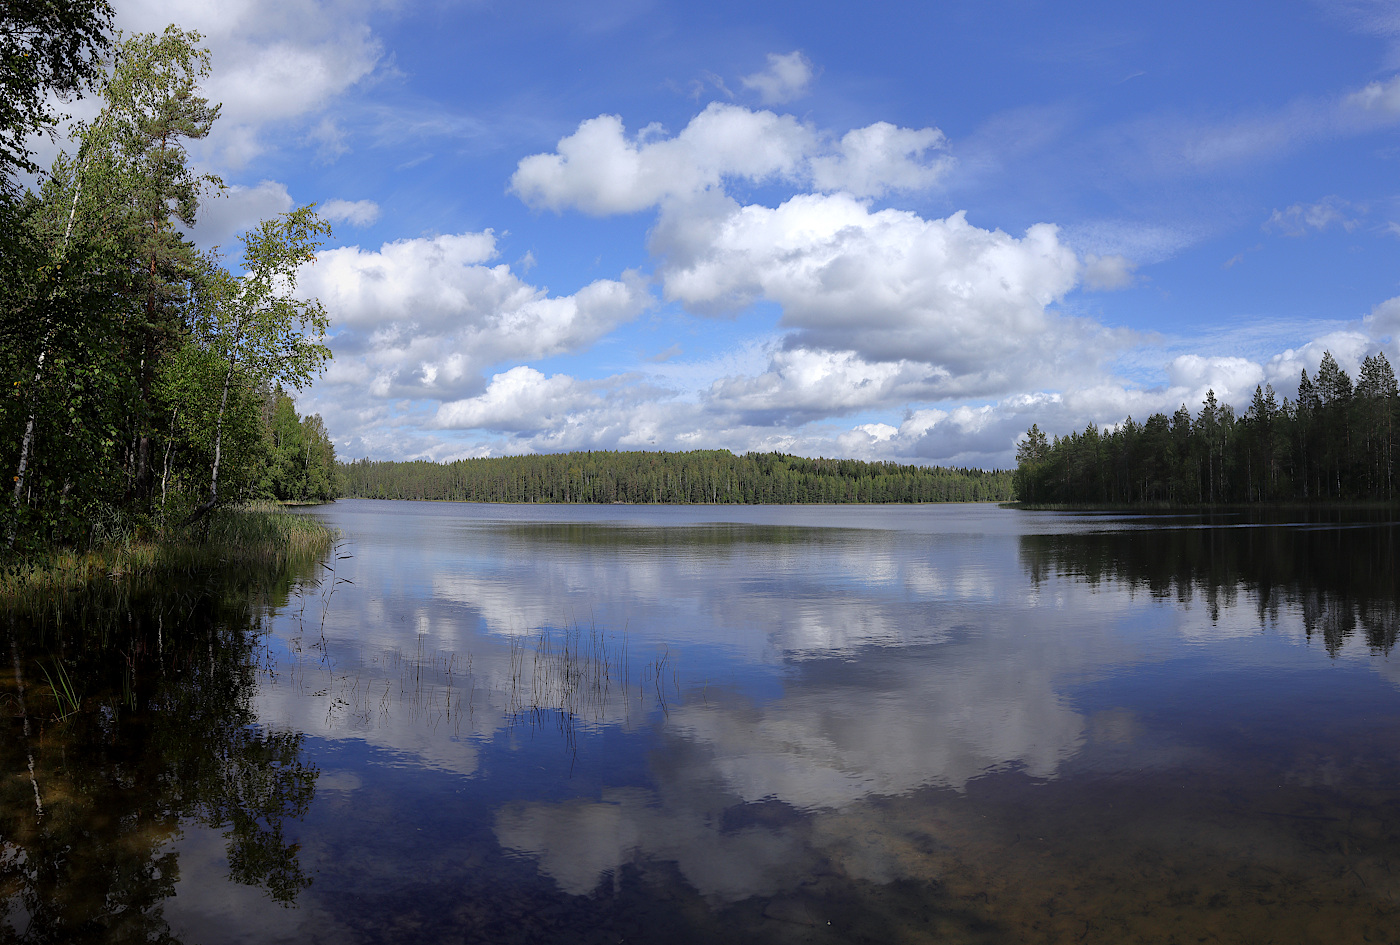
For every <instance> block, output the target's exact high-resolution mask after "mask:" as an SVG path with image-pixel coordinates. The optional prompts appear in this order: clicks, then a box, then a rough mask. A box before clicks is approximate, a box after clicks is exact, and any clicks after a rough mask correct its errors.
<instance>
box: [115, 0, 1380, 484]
mask: <svg viewBox="0 0 1400 945" xmlns="http://www.w3.org/2000/svg"><path fill="white" fill-rule="evenodd" d="M117 7H118V22H119V25H120V26H122V27H123V28H125V29H127V30H128V31H130V30H154V29H160V28H162V27H163V26H164V25H165V24H166V23H168V22H172V21H173V22H177V23H179V24H180V25H182V26H185V27H187V28H191V29H198V30H201V31H202V32H204V33H205V34H206V41H207V43H208V45H209V47H210V49H211V51H212V54H213V58H214V63H213V65H214V73H213V75H212V76H211V78H210V80H209V83H208V86H207V91H208V94H209V95H210V97H211V98H213V99H215V100H218V101H222V102H223V103H224V112H223V117H222V118H221V119H220V123H219V127H218V128H217V130H216V132H215V134H214V135H213V136H212V137H211V138H210V139H209V140H207V141H206V142H202V143H200V144H199V145H198V146H196V147H195V148H194V149H193V151H192V154H193V156H194V158H195V159H196V160H197V161H198V162H199V163H200V165H201V166H202V167H203V168H205V169H208V170H212V171H214V172H217V173H219V174H221V175H222V176H223V178H224V180H225V181H226V182H227V183H228V184H229V185H230V186H229V190H228V192H227V193H226V194H225V195H224V196H223V197H220V198H217V199H212V200H210V201H208V202H207V205H206V208H205V211H204V215H203V218H202V220H201V223H200V225H199V227H198V228H197V230H196V233H195V234H194V235H195V237H196V239H197V240H199V241H200V242H202V243H203V244H205V245H212V244H216V243H217V244H220V245H223V246H231V245H233V244H234V242H235V240H234V235H235V234H236V233H237V232H238V231H239V230H240V229H241V228H243V227H246V226H248V225H250V224H251V223H253V222H255V221H256V220H257V219H259V218H260V217H263V216H267V215H270V214H273V213H277V212H281V211H284V210H286V209H289V208H291V207H292V206H296V205H301V204H304V203H310V202H313V201H314V202H317V203H318V204H320V206H321V208H322V211H323V212H324V213H326V214H327V215H328V216H330V217H332V218H333V219H334V221H335V229H336V239H335V240H334V241H333V243H331V244H330V245H328V247H327V248H326V250H325V251H324V252H323V253H322V257H321V259H320V260H319V261H318V263H317V264H316V265H315V266H314V267H311V268H310V269H308V270H307V272H306V273H305V276H304V278H303V280H302V288H303V291H305V292H307V293H309V294H314V295H315V296H316V297H318V298H319V299H321V301H322V302H323V303H324V304H325V305H326V306H327V308H328V309H329V311H330V313H331V316H332V322H333V328H332V335H331V339H330V345H331V348H332V350H333V351H334V353H335V359H334V362H333V365H332V367H331V368H330V370H329V371H328V372H327V374H326V375H325V376H324V377H323V378H322V379H321V380H320V381H318V382H317V383H316V384H315V385H314V386H313V387H312V388H310V389H308V390H306V391H303V392H302V393H301V394H300V396H299V406H300V408H301V409H302V410H303V411H312V412H319V413H321V414H322V416H323V417H324V418H325V421H326V424H327V426H328V428H329V430H330V432H331V434H332V437H333V438H334V440H335V441H336V445H337V449H338V452H339V454H340V456H341V457H342V458H355V457H359V456H371V457H374V458H382V459H399V458H413V457H428V458H433V459H449V458H456V457H461V456H475V455H500V454H503V453H519V452H531V451H554V450H563V449H586V448H593V449H613V448H623V449H636V448H645V449H663V448H665V449H692V448H727V449H731V450H734V451H736V452H742V451H745V450H750V449H760V450H769V449H778V450H784V451H788V452H796V453H802V454H807V455H826V456H832V455H842V456H859V457H863V458H877V459H900V460H903V461H910V462H937V463H955V464H959V465H983V466H1006V465H1010V464H1011V463H1012V461H1013V460H1012V455H1013V452H1014V448H1015V443H1016V438H1017V436H1018V435H1019V434H1021V433H1022V432H1023V431H1024V430H1025V429H1026V428H1027V427H1028V426H1029V425H1030V424H1031V423H1032V422H1037V423H1039V424H1040V425H1041V427H1042V428H1044V429H1046V430H1048V431H1050V432H1051V433H1067V432H1069V431H1070V430H1072V429H1082V428H1083V427H1084V425H1085V424H1086V423H1089V422H1096V423H1100V424H1111V423H1115V422H1118V421H1120V420H1122V419H1123V417H1124V416H1126V415H1128V414H1132V415H1133V416H1135V417H1136V418H1138V419H1140V420H1141V419H1144V418H1145V417H1146V416H1147V415H1148V414H1150V413H1152V412H1154V411H1156V410H1164V411H1167V412H1170V411H1171V410H1174V409H1175V408H1176V407H1177V406H1178V405H1179V404H1181V403H1186V404H1188V405H1189V406H1191V407H1192V408H1193V409H1194V408H1195V407H1197V406H1198V405H1199V403H1200V401H1201V399H1202V397H1203V396H1204V395H1205V392H1206V390H1207V389H1214V390H1215V391H1216V393H1217V395H1218V396H1220V397H1221V398H1222V399H1224V400H1226V401H1228V402H1231V403H1234V404H1235V405H1237V406H1239V407H1242V406H1243V405H1245V404H1247V402H1248V400H1249V398H1250V396H1251V395H1252V393H1253V391H1254V387H1255V385H1256V384H1259V383H1266V382H1268V383H1272V384H1273V385H1274V387H1275V388H1276V389H1277V390H1278V392H1279V394H1280V396H1291V395H1292V394H1293V393H1294V392H1295V390H1296V384H1297V378H1298V373H1299V371H1300V370H1302V369H1304V368H1306V369H1308V370H1309V372H1312V371H1314V370H1315V369H1316V367H1317V364H1318V362H1319V361H1320V359H1321V357H1322V353H1323V351H1324V350H1328V349H1330V350H1331V351H1332V352H1333V353H1334V354H1335V355H1336V356H1337V358H1338V360H1339V362H1340V363H1341V364H1342V365H1343V367H1345V368H1348V369H1349V370H1352V371H1353V372H1354V371H1355V368H1356V366H1357V365H1358V364H1359V363H1360V360H1361V359H1362V358H1363V357H1365V356H1366V355H1367V354H1369V353H1371V352H1373V351H1376V350H1384V351H1385V352H1386V354H1387V356H1388V357H1389V358H1390V359H1391V361H1392V363H1394V362H1395V361H1396V360H1397V355H1400V349H1397V345H1396V341H1397V339H1400V268H1397V265H1396V264H1397V261H1398V259H1397V257H1400V200H1398V199H1397V196H1400V190H1398V189H1397V187H1398V186H1400V185H1397V174H1396V171H1397V165H1400V136H1397V129H1398V128H1400V3H1392V2H1387V3H1366V2H1357V3H1330V2H1275V3H1269V4H1261V3H1231V2H1220V0H1217V2H1212V3H1174V4H1160V5H1152V6H1151V7H1150V8H1149V7H1148V5H1140V4H1121V3H1040V2H982V3H956V4H954V3H948V4H928V3H888V4H878V5H873V6H872V5H855V4H849V3H812V2H807V3H801V4H797V3H792V4H786V3H766V4H754V3H726V2H710V3H705V4H693V3H665V2H644V0H624V2H601V3H589V4H579V3H565V2H526V0H516V2H511V3H492V2H482V3H446V2H434V3H411V2H387V3H376V2H361V0H326V2H322V3H310V2H302V0H283V2H272V0H241V2H232V3H225V4H221V5H219V6H218V7H217V8H216V7H214V6H213V5H210V4H205V3H195V2H185V0H181V2H163V3H155V2H125V3H123V2H120V0H119V2H118V4H117Z"/></svg>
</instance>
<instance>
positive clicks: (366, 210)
mask: <svg viewBox="0 0 1400 945" xmlns="http://www.w3.org/2000/svg"><path fill="white" fill-rule="evenodd" d="M318 209H319V210H320V211H321V216H323V217H325V218H326V219H327V220H331V221H333V222H335V221H339V222H342V223H348V224H350V225H351V226H369V225H370V224H371V223H373V222H374V221H375V220H378V219H379V204H377V203H375V202H374V201H373V200H339V199H337V200H327V201H326V202H325V203H323V204H321V206H320V207H319V208H318Z"/></svg>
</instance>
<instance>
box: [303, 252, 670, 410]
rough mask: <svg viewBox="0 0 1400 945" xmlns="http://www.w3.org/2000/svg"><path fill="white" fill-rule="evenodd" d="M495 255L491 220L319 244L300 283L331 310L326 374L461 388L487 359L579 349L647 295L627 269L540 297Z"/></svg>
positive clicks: (450, 393) (439, 394)
mask: <svg viewBox="0 0 1400 945" xmlns="http://www.w3.org/2000/svg"><path fill="white" fill-rule="evenodd" d="M496 255H497V250H496V239H495V235H494V234H493V233H492V232H491V231H490V230H487V231H484V232H480V233H459V234H452V235H443V236H437V237H432V238H421V239H411V240H398V241H396V242H392V243H386V244H384V245H383V246H381V247H380V248H379V249H378V250H365V249H361V248H360V247H358V246H348V247H342V248H339V249H331V250H327V251H325V252H322V253H320V254H319V256H318V257H317V261H316V264H315V265H314V266H309V267H307V268H306V269H305V270H304V271H303V274H302V276H301V288H302V291H304V292H305V293H306V294H307V295H310V296H315V297H317V298H319V299H320V300H321V301H322V302H323V303H324V304H325V306H326V308H327V310H328V311H329V312H330V315H331V318H332V330H333V332H335V336H334V347H335V351H336V360H335V361H334V362H332V367H331V370H330V372H329V373H328V375H327V379H328V381H330V382H332V383H341V384H349V385H352V386H354V387H358V388H360V389H361V390H367V391H369V393H370V394H372V395H373V396H376V397H414V398H421V397H431V398H435V399H444V398H455V397H460V396H461V395H462V394H464V393H469V392H471V391H472V390H474V389H479V388H480V387H481V384H482V381H481V372H482V371H483V370H484V369H486V368H488V367H490V366H491V365H493V364H496V363H499V362H501V361H507V360H526V359H530V358H540V357H548V356H550V355H555V354H561V353H565V352H570V351H577V350H581V349H583V348H586V347H587V346H589V345H591V344H592V343H593V342H595V341H597V340H598V339H599V338H601V337H602V336H603V335H605V334H607V333H608V332H610V331H612V330H613V329H614V328H616V327H617V326H618V325H620V324H622V323H624V322H626V321H630V320H631V319H632V318H634V317H636V315H637V314H639V313H640V312H641V311H642V309H643V308H644V307H645V306H646V304H647V301H648V298H649V296H648V294H647V291H646V288H645V286H644V285H642V283H641V281H640V279H639V278H637V277H636V276H634V275H631V274H625V275H624V277H623V278H622V279H621V280H612V279H600V280H598V281H596V282H592V283H590V284H588V285H586V286H584V287H583V288H581V289H579V290H578V291H577V292H575V293H574V294H572V295H565V296H551V295H549V294H548V293H547V291H546V290H544V289H542V288H540V287H538V286H533V285H530V284H528V283H526V282H524V281H523V280H521V279H520V278H519V276H517V275H516V274H515V273H514V272H512V271H511V268H510V267H509V266H507V265H504V264H497V265H488V263H490V262H491V261H492V260H493V259H495V257H496Z"/></svg>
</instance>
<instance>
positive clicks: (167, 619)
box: [0, 556, 321, 943]
mask: <svg viewBox="0 0 1400 945" xmlns="http://www.w3.org/2000/svg"><path fill="white" fill-rule="evenodd" d="M320 570H321V562H320V560H319V558H318V557H311V556H303V557H302V559H301V560H295V561H291V562H288V563H287V564H286V566H285V567H283V568H281V569H278V570H276V571H275V573H266V572H265V571H262V570H259V569H256V568H248V569H246V570H245V569H241V568H225V569H222V570H220V571H219V572H217V573H203V574H188V575H185V578H186V580H184V581H182V582H180V583H179V584H175V583H173V582H170V581H168V580H161V579H159V578H152V579H149V580H131V581H112V582H109V583H106V582H104V583H99V584H95V585H93V586H92V587H90V588H88V589H86V590H85V591H83V592H81V593H76V594H72V595H69V596H68V597H67V598H66V599H64V600H63V601H55V602H50V606H46V607H43V608H40V609H39V610H38V611H37V612H31V613H30V614H29V615H27V616H21V615H17V614H14V613H11V614H8V615H6V616H5V617H4V618H3V619H4V633H5V638H4V641H3V646H4V649H5V650H6V651H7V652H5V654H4V656H5V659H4V660H3V664H0V666H2V667H3V672H0V719H3V724H4V726H5V728H6V733H5V737H4V739H3V740H0V770H3V772H4V776H3V779H0V939H3V940H5V941H16V942H104V943H105V942H171V941H175V938H174V937H173V935H172V933H171V930H170V928H169V925H168V923H167V922H166V920H165V919H164V917H163V914H162V912H163V905H162V904H163V902H164V901H165V900H167V899H168V898H169V897H171V896H172V895H174V892H175V886H176V883H177V881H178V879H179V875H180V872H179V863H178V855H177V853H176V852H175V851H174V850H173V849H172V847H173V842H174V841H175V840H176V839H177V838H178V837H179V836H180V835H181V831H182V824H188V823H196V824H200V825H204V826H207V827H211V828H214V829H217V830H220V831H222V832H223V838H224V843H225V849H226V861H227V868H228V876H229V878H230V879H231V880H233V881H235V882H238V883H244V884H248V885H251V886H257V887H261V888H262V889H263V890H264V891H265V892H266V895H267V896H268V897H269V898H270V899H272V900H273V901H275V902H278V903H282V904H284V905H290V904H291V903H293V902H294V901H295V900H296V898H297V896H298V894H299V893H300V892H301V891H302V890H303V889H305V888H306V887H307V886H308V885H309V884H310V882H311V877H310V876H308V875H307V873H306V872H305V870H303V868H302V866H301V864H300V862H299V858H298V845H297V843H296V842H295V841H294V840H292V839H291V838H290V837H289V829H290V828H291V823H292V822H293V821H296V820H298V819H299V818H301V817H303V816H304V815H305V814H306V812H307V810H308V809H309V807H310V805H311V801H312V797H313V795H314V793H315V789H316V778H317V771H316V768H315V767H314V766H313V765H311V764H309V763H307V762H306V761H305V760H304V759H303V757H302V754H303V752H302V749H303V740H304V736H303V735H301V734H300V733H297V732H292V731H278V730H272V729H270V728H267V727H264V726H263V725H261V724H260V723H259V721H258V719H257V718H256V716H255V714H254V711H253V708H252V705H253V702H252V696H253V692H254V689H255V685H256V679H257V675H258V665H259V661H260V659H261V658H262V657H261V645H260V639H261V621H262V616H263V614H264V613H266V611H267V610H268V608H269V607H276V606H281V605H285V603H286V601H287V599H288V595H289V593H290V592H291V591H292V590H293V589H294V588H297V587H304V586H306V585H307V584H312V583H315V582H317V581H318V580H319V576H318V575H319V572H320Z"/></svg>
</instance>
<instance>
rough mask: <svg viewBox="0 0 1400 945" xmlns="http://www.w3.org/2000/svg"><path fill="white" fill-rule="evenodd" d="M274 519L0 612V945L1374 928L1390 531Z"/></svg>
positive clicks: (848, 518) (1390, 826) (762, 512)
mask: <svg viewBox="0 0 1400 945" xmlns="http://www.w3.org/2000/svg"><path fill="white" fill-rule="evenodd" d="M306 514H311V515H316V516H317V517H320V518H322V519H324V520H325V521H327V522H328V523H329V524H330V525H332V526H334V527H336V528H338V529H339V530H340V531H341V533H342V535H343V538H342V540H341V542H340V544H339V545H338V547H337V550H336V551H335V552H334V553H333V554H332V555H331V556H329V557H328V558H327V559H326V560H325V561H307V562H302V563H300V564H297V565H294V566H293V567H291V568H290V569H289V571H288V572H287V573H284V574H282V575H277V576H275V578H268V579H265V580H264V581H262V582H261V583H260V584H258V585H257V586H256V587H254V588H252V589H251V590H250V589H249V588H248V587H247V582H246V581H241V582H237V581H229V582H225V583H224V585H223V586H220V587H218V588H214V589H206V590H205V591H202V592H198V593H196V592H195V591H193V590H191V589H189V588H173V587H172V588H164V589H152V590H151V591H150V592H149V593H147V594H144V595H141V596H139V597H135V598H125V599H113V600H108V601H97V602H90V603H89V604H88V605H87V606H84V607H80V608H79V607H74V608H69V609H67V610H66V611H65V612H64V613H63V615H62V619H58V618H57V617H56V616H55V615H53V614H50V615H49V616H48V617H46V618H45V619H44V620H42V621H38V622H36V621H33V620H29V619H24V620H21V619H18V618H13V617H12V618H10V620H9V622H8V624H7V627H6V630H7V639H6V640H5V641H4V644H5V649H6V650H7V652H6V654H5V656H6V659H5V660H4V661H0V670H4V671H3V672H0V718H3V721H4V725H5V734H4V741H3V746H0V765H3V772H4V774H3V780H2V781H0V792H2V793H0V903H3V906H0V941H16V942H69V941H77V942H82V941H90V942H138V941H139V942H182V943H197V942H198V943H207V945H216V943H242V942H297V943H308V942H328V943H329V942H336V943H341V942H345V943H361V942H363V943H374V942H507V943H509V942H590V943H591V942H598V943H603V942H665V943H667V945H675V943H684V942H712V941H725V942H989V943H990V942H1071V941H1072V942H1115V943H1116V942H1188V941H1190V942H1197V941H1206V942H1211V941H1215V942H1306V941H1319V942H1322V941H1326V942H1367V941H1377V942H1380V941H1392V940H1395V938H1396V937H1397V932H1396V930H1397V929H1398V928H1400V915H1397V912H1400V876H1397V868H1400V653H1397V652H1395V643H1396V637H1397V629H1400V612H1398V611H1397V608H1398V607H1400V567H1397V565H1400V561H1398V560H1397V541H1400V536H1398V535H1397V527H1400V526H1397V521H1396V519H1395V517H1393V516H1390V515H1387V514H1383V513H1379V512H1376V511H1329V512H1315V511H1314V512H1299V511H1275V512H1272V513H1268V514H1266V515H1261V516H1259V517H1257V518H1251V517H1249V516H1247V515H1246V514H1244V513H1238V514H1228V515H1214V516H1198V515H1154V516H1141V515H1125V514H1070V513H1050V512H1026V511H1017V510H1010V509H1001V508H997V507H994V506H976V505H969V506H913V507H910V506H904V507H889V506H879V507H852V506H840V507H793V506H786V507H652V506H639V507H630V506H611V507H606V506H605V507H579V506H552V507H549V506H544V507H542V506H500V505H466V504H450V503H431V504H430V503H400V502H372V501H353V500H347V501H342V502H339V503H337V504H335V505H333V506H329V507H324V508H319V509H314V510H311V511H308V512H307V513H306Z"/></svg>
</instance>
